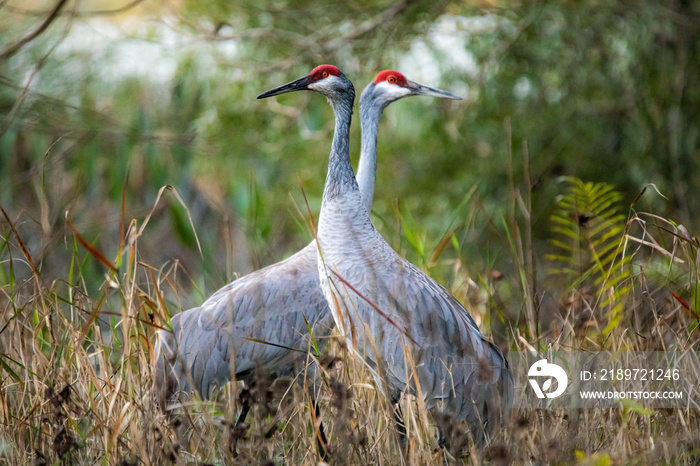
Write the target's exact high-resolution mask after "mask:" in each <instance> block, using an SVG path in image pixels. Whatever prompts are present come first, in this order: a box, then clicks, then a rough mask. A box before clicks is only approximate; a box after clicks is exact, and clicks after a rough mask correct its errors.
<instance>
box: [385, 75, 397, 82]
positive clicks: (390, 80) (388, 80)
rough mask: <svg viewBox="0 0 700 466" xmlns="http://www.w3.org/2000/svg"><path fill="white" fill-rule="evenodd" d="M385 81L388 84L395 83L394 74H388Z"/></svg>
mask: <svg viewBox="0 0 700 466" xmlns="http://www.w3.org/2000/svg"><path fill="white" fill-rule="evenodd" d="M387 82H388V83H389V84H395V83H396V76H389V79H387Z"/></svg>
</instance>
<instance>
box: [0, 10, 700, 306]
mask: <svg viewBox="0 0 700 466" xmlns="http://www.w3.org/2000/svg"><path fill="white" fill-rule="evenodd" d="M66 8H68V9H70V8H75V6H72V5H69V6H67V7H66ZM80 8H82V9H83V10H85V11H87V10H88V9H89V5H88V4H84V5H83V4H81V5H80ZM163 8H165V7H163ZM47 9H48V8H47ZM65 11H67V10H65ZM126 14H129V13H126ZM40 20H41V16H40V15H39V16H37V15H32V14H28V13H27V11H26V10H18V9H17V8H14V7H13V8H9V7H8V6H7V5H5V4H3V6H0V37H2V39H0V42H2V47H3V48H4V47H6V46H7V45H9V44H12V43H14V42H15V41H16V40H18V39H19V38H21V37H23V36H24V35H25V34H26V31H29V30H31V29H32V27H33V25H35V24H37V22H38V21H40ZM126 24H128V25H129V26H128V27H127V26H123V27H118V26H117V25H126ZM134 24H137V25H138V26H137V27H134V26H133V25H134ZM699 43H700V5H699V4H698V3H697V2H689V1H665V2H656V1H651V0H644V1H630V0H627V1H622V2H614V3H605V2H598V1H594V0H586V1H580V2H550V1H540V2H510V1H507V2H503V3H500V4H499V6H493V5H491V4H490V3H489V4H486V3H478V2H476V3H467V2H434V1H430V2H428V1H404V2H399V3H396V2H389V1H387V2H379V3H377V2H368V1H360V0H351V1H346V2H330V3H329V2H304V1H296V0H295V1H279V0H271V1H265V2H263V3H260V2H249V1H235V2H231V1H222V0H220V1H212V2H198V1H185V2H184V3H183V4H182V5H179V6H177V7H175V6H173V7H170V9H164V10H162V11H157V12H154V13H153V12H152V13H148V12H141V13H139V14H138V15H135V16H132V17H130V18H128V21H127V19H125V18H124V17H123V16H119V17H115V18H113V17H110V16H106V17H102V16H100V15H85V16H82V17H81V16H80V15H77V17H75V18H73V17H71V15H64V16H61V17H59V18H58V19H57V20H56V21H55V22H54V24H53V25H52V26H51V27H50V28H49V29H48V30H47V31H46V32H45V33H43V34H42V35H40V36H39V37H37V38H36V39H35V40H33V41H31V42H29V43H28V44H26V45H25V46H24V47H23V48H22V49H21V50H20V52H19V53H17V54H15V55H14V56H12V57H8V58H6V59H4V60H2V61H0V115H1V117H2V122H1V123H0V130H1V131H2V135H1V136H0V204H1V205H2V206H3V207H4V208H5V209H6V210H7V211H8V213H9V215H10V217H11V218H12V219H13V221H19V222H20V224H21V226H22V232H23V234H24V235H25V238H24V240H25V242H26V243H27V245H28V247H29V249H30V251H31V252H32V254H33V255H35V256H36V257H35V260H36V262H38V263H40V264H41V267H42V270H45V272H46V273H47V274H48V275H49V276H60V275H61V274H63V273H65V268H66V267H67V265H66V264H65V262H63V261H62V259H65V258H67V257H70V251H69V249H70V247H66V246H64V245H63V244H64V241H65V228H64V226H63V221H64V218H65V215H66V212H67V211H68V212H69V215H70V217H71V218H72V219H73V222H74V223H75V225H76V227H77V228H78V229H79V230H80V231H81V233H82V234H84V235H85V237H86V238H87V239H89V240H90V241H94V242H95V246H96V247H98V248H99V249H100V250H102V251H104V252H105V254H107V255H108V256H109V257H113V256H114V255H115V254H117V245H118V227H119V217H120V210H121V202H122V193H123V190H124V189H126V194H127V197H126V199H127V204H126V217H127V218H126V222H127V224H128V222H129V220H130V219H132V218H135V219H137V220H138V222H139V224H140V223H141V222H142V221H143V219H144V218H145V217H146V215H147V214H148V212H149V211H150V210H151V208H152V207H153V205H154V202H155V199H156V196H157V194H158V191H159V189H160V188H161V187H162V186H164V185H171V186H173V187H174V188H175V190H176V191H177V193H179V195H180V196H181V197H182V198H183V200H184V202H185V204H186V205H187V207H188V209H189V215H191V216H192V221H193V222H194V224H195V225H196V229H197V235H198V236H199V239H200V241H201V244H202V249H203V252H202V256H200V255H199V252H198V250H197V247H196V243H195V238H194V234H193V232H192V229H191V228H190V226H189V219H188V212H187V211H185V209H184V208H183V207H182V206H181V205H180V204H179V202H177V200H176V199H175V197H174V195H171V194H169V192H168V191H166V192H165V194H164V200H162V201H161V202H160V203H159V204H158V206H157V207H156V208H155V211H154V214H153V217H152V218H151V220H150V223H149V224H148V226H147V228H146V230H145V233H144V236H143V237H142V239H141V240H140V249H139V254H140V256H141V258H142V260H143V261H144V262H147V263H150V264H154V265H158V264H162V263H164V262H165V261H179V263H180V264H182V265H183V266H184V271H185V272H186V274H187V275H186V276H187V277H188V278H187V279H183V280H182V281H183V285H184V286H188V284H187V283H188V281H189V280H192V284H193V285H195V286H196V287H197V288H198V289H199V290H200V291H201V293H202V294H203V295H206V294H208V293H209V292H211V291H213V290H214V289H216V288H217V287H218V286H221V285H222V284H224V283H225V282H226V281H228V280H230V279H231V278H232V277H233V274H234V273H239V274H242V273H247V272H248V271H250V270H253V269H256V268H259V267H261V266H263V265H266V264H269V263H272V262H276V261H278V260H280V259H282V258H284V257H286V256H288V255H289V254H291V253H293V252H295V251H296V250H298V249H299V248H300V247H301V246H303V245H304V244H305V243H306V242H308V240H309V238H310V237H309V233H308V228H307V227H305V226H304V225H305V222H306V221H305V220H303V216H306V207H305V202H304V197H303V195H302V193H301V189H300V186H299V184H301V186H303V188H304V192H305V194H306V197H307V199H308V201H309V205H310V206H311V211H312V214H313V215H314V216H317V214H318V209H319V207H320V200H321V199H320V197H321V193H322V189H323V182H324V178H325V167H326V161H327V159H326V157H327V153H328V149H329V146H330V139H331V135H332V130H333V120H332V114H331V111H330V109H329V108H328V105H327V104H326V103H325V102H324V101H323V99H322V98H320V97H318V96H314V95H311V94H304V95H301V94H291V95H288V96H283V97H280V98H278V99H275V100H271V101H266V102H261V101H257V100H256V99H255V96H256V95H257V94H258V93H260V92H262V91H264V90H266V89H268V88H270V87H273V86H276V85H279V84H282V83H284V82H287V81H290V80H291V79H294V78H297V77H299V76H301V75H303V74H305V73H307V72H308V71H309V70H310V69H311V67H313V66H315V65H317V64H319V63H323V62H330V63H335V64H337V65H338V66H340V67H341V68H342V69H343V70H344V71H345V72H346V74H347V75H348V76H349V77H350V78H351V79H353V80H354V82H355V85H356V88H357V91H358V96H359V93H360V91H361V90H362V88H363V87H364V84H365V83H367V82H369V81H370V80H371V79H372V78H373V76H374V74H375V73H376V72H377V71H380V70H381V69H385V68H399V70H400V71H403V72H405V73H406V74H407V76H408V78H409V79H414V80H416V81H421V82H424V83H425V84H427V85H431V86H436V87H442V88H445V89H448V90H452V91H455V92H460V93H462V94H464V96H465V100H464V101H462V102H459V103H455V102H453V101H435V100H431V99H409V100H407V101H402V102H400V103H397V104H395V105H394V106H392V107H391V108H390V109H388V110H387V111H386V115H385V117H384V121H383V123H382V127H381V128H380V138H379V159H380V160H379V169H378V174H377V177H378V183H377V192H376V196H375V204H374V211H375V214H374V215H375V217H374V218H375V223H376V224H377V226H378V228H379V229H380V231H381V232H382V233H383V234H384V235H385V237H386V238H387V240H388V241H389V242H390V243H391V244H392V245H394V246H395V247H396V248H397V249H399V250H400V251H401V252H402V253H403V254H405V255H406V256H407V257H408V258H409V259H410V260H412V261H414V262H416V263H420V264H424V265H426V266H429V265H430V264H429V263H428V262H429V261H427V259H428V258H429V257H430V256H431V253H432V251H433V249H434V248H435V247H436V246H438V245H439V243H440V241H441V239H443V235H444V234H445V225H446V224H448V222H450V221H451V220H450V219H452V218H453V216H455V215H457V216H459V217H461V218H462V219H464V221H460V222H457V224H458V225H460V228H459V229H458V230H457V231H454V232H452V234H451V235H450V236H449V238H451V240H450V241H449V244H450V245H451V246H448V247H447V248H446V249H445V251H444V257H445V258H449V257H458V258H461V259H463V260H464V261H465V264H466V266H467V268H468V270H469V272H470V273H471V274H473V275H485V274H486V273H487V270H488V269H492V268H498V269H501V270H503V271H505V272H506V273H507V272H508V271H509V270H510V269H512V267H513V266H512V264H511V260H512V259H511V257H510V255H509V253H508V242H507V240H506V239H505V233H504V232H503V231H501V230H502V228H501V227H500V226H499V225H502V222H501V218H503V217H504V216H506V215H507V214H508V206H509V205H510V203H511V201H512V199H513V196H514V195H515V194H514V193H515V192H523V191H525V190H527V189H528V188H527V185H528V182H527V181H526V180H527V179H529V180H530V182H531V183H532V218H531V225H532V229H533V235H534V240H533V242H534V245H533V247H534V248H535V249H536V250H538V251H539V250H543V249H547V247H548V246H547V238H548V236H549V231H548V229H547V222H546V219H547V218H548V217H549V215H550V214H551V211H552V209H553V206H554V205H555V198H556V196H557V195H558V194H559V193H560V192H562V190H563V187H562V186H561V185H560V184H558V183H557V179H559V177H560V176H562V175H566V176H576V177H578V178H581V179H585V180H591V181H594V182H605V183H608V184H610V185H612V186H614V187H615V189H617V190H619V191H620V192H622V193H623V203H626V204H627V205H629V204H630V203H631V201H632V200H633V199H634V198H635V197H636V195H637V194H638V193H639V192H640V191H641V190H642V189H643V187H644V186H645V185H647V184H649V183H654V184H655V185H656V186H657V187H658V188H659V190H660V191H661V192H662V193H664V194H665V195H666V196H667V197H668V201H667V200H665V199H664V198H662V197H661V196H658V195H657V194H656V193H655V192H648V193H646V194H645V196H643V197H642V199H641V200H640V206H641V207H640V208H646V209H651V210H653V211H654V212H655V213H658V214H660V215H663V216H667V217H670V218H673V219H676V220H677V221H678V222H679V223H683V224H684V225H687V227H688V229H689V230H691V232H692V231H697V230H698V227H700V223H699V222H698V221H697V219H696V218H695V216H694V215H693V212H696V211H698V209H700V199H699V198H698V197H697V196H694V189H693V188H694V187H697V186H700V171H699V170H698V160H700V157H698V155H699V154H698V147H699V141H700V124H699V123H700V118H699V112H700V57H699V56H698V45H699ZM54 47H55V48H54ZM154 50H155V52H154ZM149 57H150V58H149ZM151 59H152V61H151V62H150V63H149V60H151ZM134 63H136V64H137V65H138V64H139V63H140V65H138V66H141V68H140V71H138V70H137V71H133V69H132V68H134V66H136V65H134ZM144 63H145V65H144ZM138 66H136V67H137V68H138ZM144 66H145V68H144ZM404 68H405V69H404ZM144 70H145V71H144ZM509 132H512V135H509ZM511 144H512V156H509V151H508V147H509V145H511ZM352 147H353V153H354V154H355V155H356V154H357V153H358V152H359V125H355V127H354V129H353V146H352ZM526 152H527V157H524V154H525V153H526ZM511 159H512V160H511ZM526 161H527V163H528V164H529V171H528V172H527V173H526V172H525V167H526V165H525V162H526ZM510 164H512V167H513V168H512V169H513V179H514V181H515V183H514V185H513V186H510V187H509V183H508V177H507V174H508V167H509V166H510ZM473 186H475V187H476V190H475V193H474V196H473V197H472V198H470V202H469V203H468V204H461V201H462V200H463V199H464V198H465V196H467V195H468V194H469V193H470V192H471V189H472V187H473ZM457 206H462V207H460V208H461V209H463V212H461V213H460V212H455V211H454V209H455V208H456V207H457ZM300 212H301V214H300ZM466 219H469V220H468V221H467V220H466ZM407 225H410V232H409V233H410V234H408V235H406V234H402V233H401V229H402V228H408V227H407ZM300 226H301V227H300ZM2 228H5V227H4V226H3V227H2ZM3 231H6V230H3ZM445 244H448V242H443V244H442V245H440V248H445ZM416 245H420V247H416ZM440 251H441V253H442V249H440ZM91 267H94V268H95V274H96V275H99V274H100V272H99V264H94V263H93V264H92V265H91ZM431 273H434V274H435V275H437V276H438V278H440V279H442V280H443V281H444V280H447V279H449V277H451V269H450V267H449V266H446V267H443V268H441V269H439V270H434V271H432V270H431ZM99 282H100V280H99V279H96V280H95V284H96V283H99ZM513 283H514V284H517V279H516V278H513ZM514 286H516V285H514ZM516 295H517V293H516ZM200 300H201V296H200V297H197V296H195V297H193V298H191V302H189V303H185V304H196V303H197V302H199V301H200Z"/></svg>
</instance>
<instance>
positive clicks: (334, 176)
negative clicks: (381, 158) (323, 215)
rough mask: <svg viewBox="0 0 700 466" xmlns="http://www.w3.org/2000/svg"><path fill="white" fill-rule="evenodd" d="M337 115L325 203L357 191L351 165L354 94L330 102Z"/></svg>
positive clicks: (325, 189) (324, 191)
mask: <svg viewBox="0 0 700 466" xmlns="http://www.w3.org/2000/svg"><path fill="white" fill-rule="evenodd" d="M329 101H330V103H331V107H333V113H334V114H335V131H334V133H333V145H332V146H331V153H330V158H329V161H328V175H327V176H326V186H325V188H324V190H323V203H324V204H325V203H326V202H328V201H331V200H333V199H335V198H337V197H338V196H340V195H342V194H344V193H346V192H348V191H353V190H354V191H357V189H358V188H357V181H355V174H354V173H353V171H352V166H351V165H350V122H351V121H352V106H353V103H354V102H355V94H354V92H350V93H348V94H347V95H344V96H343V97H342V98H339V99H333V100H330V99H329Z"/></svg>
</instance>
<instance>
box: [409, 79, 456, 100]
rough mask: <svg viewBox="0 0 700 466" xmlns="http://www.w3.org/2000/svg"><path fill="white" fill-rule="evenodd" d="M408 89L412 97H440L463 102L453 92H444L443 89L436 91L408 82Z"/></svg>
mask: <svg viewBox="0 0 700 466" xmlns="http://www.w3.org/2000/svg"><path fill="white" fill-rule="evenodd" d="M406 87H407V88H408V89H410V90H411V95H429V96H431V97H439V98H441V99H454V100H462V97H460V96H458V95H457V94H453V93H451V92H447V91H443V90H442V89H434V88H432V87H428V86H424V85H422V84H418V83H416V82H413V81H408V80H407V81H406Z"/></svg>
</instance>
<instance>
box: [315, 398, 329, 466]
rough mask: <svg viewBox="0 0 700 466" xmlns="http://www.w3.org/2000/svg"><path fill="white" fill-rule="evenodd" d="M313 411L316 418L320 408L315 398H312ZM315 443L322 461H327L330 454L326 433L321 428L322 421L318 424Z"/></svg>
mask: <svg viewBox="0 0 700 466" xmlns="http://www.w3.org/2000/svg"><path fill="white" fill-rule="evenodd" d="M313 405H314V411H315V412H316V419H319V418H320V417H321V410H320V409H318V402H317V401H316V399H314V400H313ZM316 444H317V445H318V453H319V455H321V459H322V460H323V461H326V462H327V461H328V460H329V459H330V454H329V453H328V440H327V439H326V433H325V432H324V430H323V422H319V424H318V435H316Z"/></svg>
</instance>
